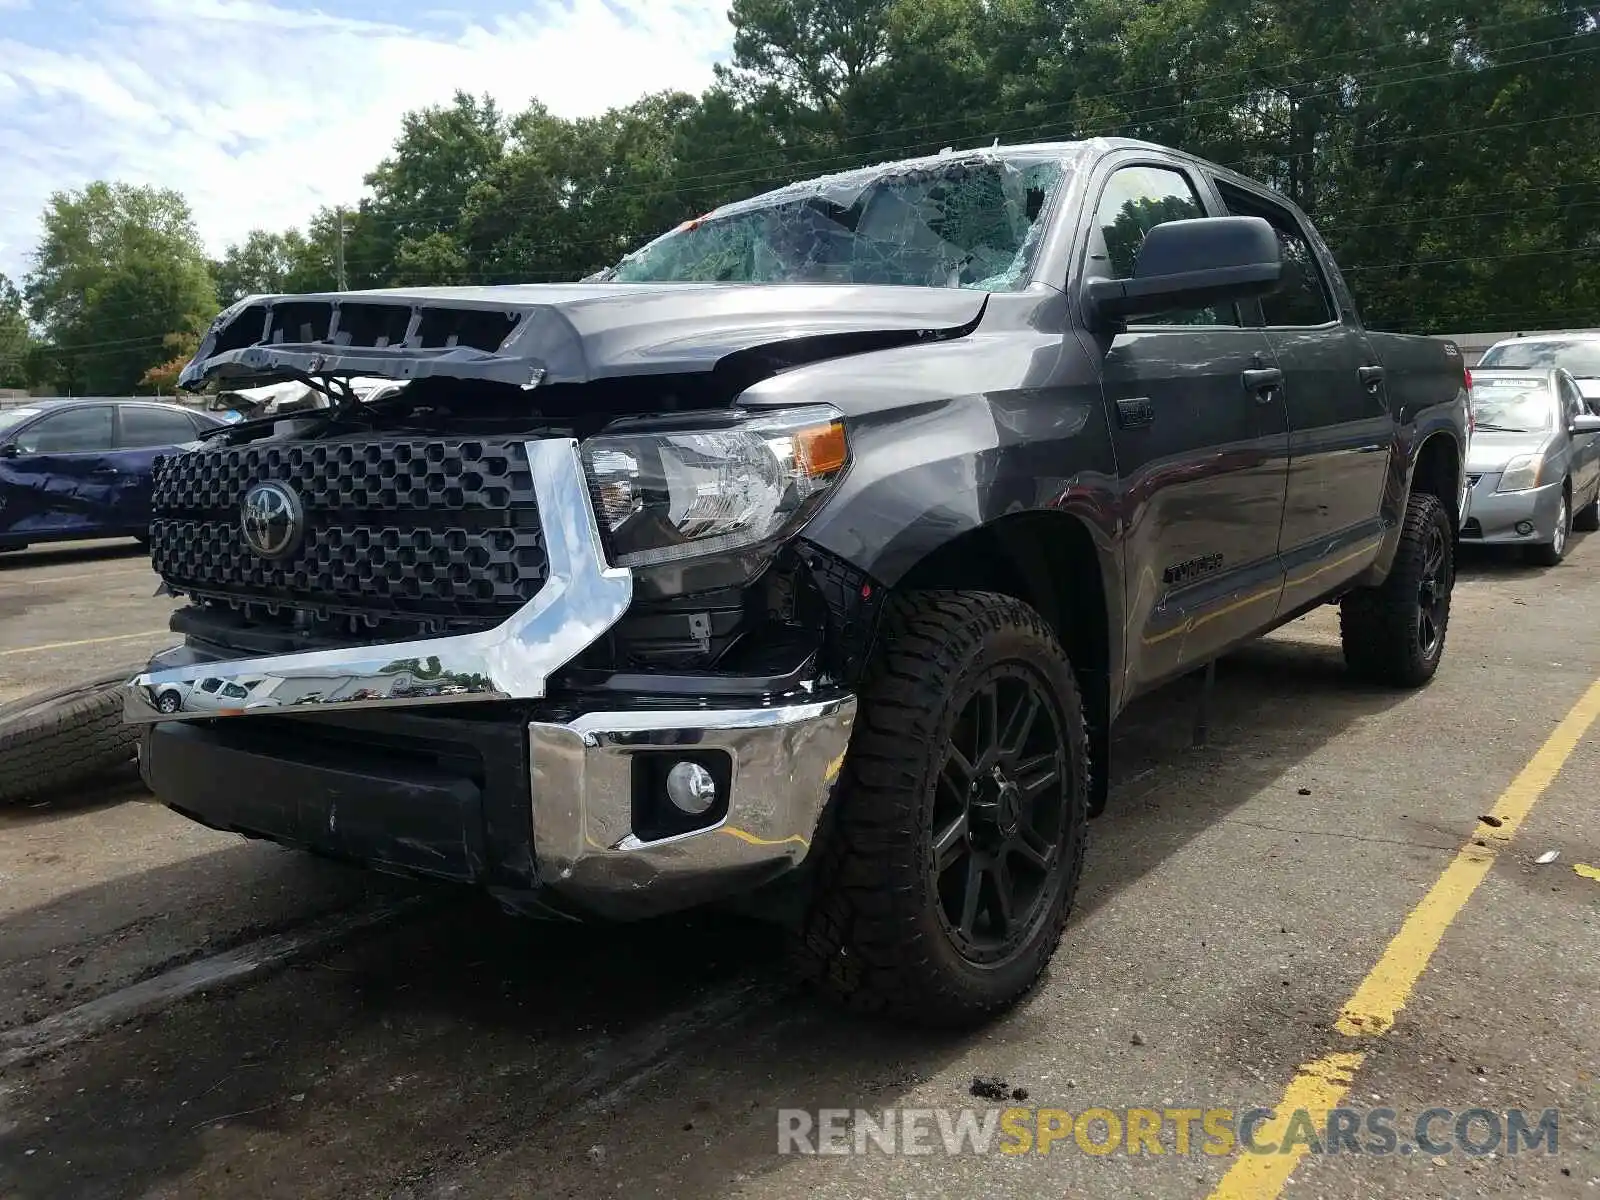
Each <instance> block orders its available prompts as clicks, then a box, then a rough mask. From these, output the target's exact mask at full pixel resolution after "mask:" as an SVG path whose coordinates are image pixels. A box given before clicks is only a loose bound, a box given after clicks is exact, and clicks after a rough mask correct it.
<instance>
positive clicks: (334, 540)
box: [150, 438, 547, 617]
mask: <svg viewBox="0 0 1600 1200" xmlns="http://www.w3.org/2000/svg"><path fill="white" fill-rule="evenodd" d="M267 480H276V481H278V482H281V483H286V484H288V485H290V486H291V487H292V488H294V490H295V492H296V493H297V494H298V495H299V497H300V500H301V504H302V505H303V507H304V511H305V518H306V534H305V539H304V541H303V542H302V543H301V545H300V547H299V548H298V549H297V550H296V551H295V552H294V554H293V555H291V556H290V557H289V558H287V559H281V560H272V559H264V558H261V557H259V556H257V555H255V554H254V553H252V552H251V551H250V550H249V548H248V547H247V546H246V544H245V541H244V537H243V534H242V532H241V529H240V505H241V502H242V501H243V499H244V495H245V493H246V492H247V491H248V490H249V489H250V487H251V486H252V485H254V484H257V483H261V482H265V481H267ZM151 510H152V517H153V521H152V524H151V528H150V551H151V558H152V561H153V562H154V565H155V568H156V570H157V571H158V572H159V573H160V574H161V576H162V578H163V579H165V580H166V581H167V582H168V583H169V584H171V585H172V586H173V587H175V588H180V589H183V590H186V591H191V592H197V593H202V594H207V595H212V596H224V597H233V598H238V599H242V600H248V601H251V602H254V603H257V604H268V605H283V604H287V605H290V606H291V607H307V608H311V609H320V610H328V611H335V612H366V613H372V614H374V615H406V616H411V615H415V616H439V617H500V616H503V615H505V614H506V613H508V612H510V611H512V610H514V609H516V608H518V607H520V606H521V605H522V604H524V603H526V602H527V601H528V600H530V599H532V597H533V596H534V595H535V594H536V593H537V592H538V590H539V588H540V587H541V586H542V585H543V583H544V580H545V577H546V573H547V563H546V559H545V548H544V538H543V535H542V533H541V531H540V528H539V522H538V511H537V505H536V503H535V500H534V494H533V479H532V475H531V473H530V472H529V469H528V461H527V455H526V452H525V450H524V447H523V444H522V443H521V442H520V441H516V442H514V441H494V440H464V441H444V440H423V439H406V438H399V439H389V440H378V441H362V442H331V443H330V442H322V443H285V444H281V445H270V446H260V445H258V446H239V447H234V448H231V449H216V450H201V451H194V452H191V453H188V454H182V455H178V456H175V457H172V458H168V459H164V460H162V461H160V462H158V463H157V464H156V468H155V473H154V487H153V492H152V497H151Z"/></svg>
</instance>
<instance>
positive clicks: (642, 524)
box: [583, 405, 850, 567]
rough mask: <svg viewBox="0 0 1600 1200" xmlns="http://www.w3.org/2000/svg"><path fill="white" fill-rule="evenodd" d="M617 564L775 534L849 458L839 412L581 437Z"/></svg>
mask: <svg viewBox="0 0 1600 1200" xmlns="http://www.w3.org/2000/svg"><path fill="white" fill-rule="evenodd" d="M583 458H584V465H585V467H586V468H587V470H588V472H589V478H590V479H591V480H592V481H593V483H594V486H595V489H596V491H597V493H598V500H599V513H598V515H599V517H600V520H601V521H602V522H604V524H605V525H606V526H607V527H608V528H609V529H610V532H611V541H612V545H613V547H614V554H615V557H616V562H617V565H618V566H628V567H647V566H653V565H656V564H658V563H668V562H675V561H678V560H681V559H688V558H699V557H701V556H703V555H710V554H722V553H727V552H729V551H732V550H741V549H744V548H746V547H750V546H755V545H759V544H761V543H763V542H767V541H772V540H775V539H777V538H779V537H781V536H782V535H783V534H785V533H787V532H789V531H791V530H793V529H794V528H796V527H797V526H798V525H799V524H800V523H801V522H803V521H804V520H805V519H806V518H807V517H809V516H810V515H811V513H812V512H813V511H815V509H816V507H817V505H818V504H819V503H821V500H822V497H823V495H824V494H825V493H826V492H827V491H828V489H829V488H831V487H832V486H833V484H834V482H835V481H836V480H837V479H838V478H839V477H840V475H842V474H843V473H844V469H845V467H846V466H847V465H848V463H849V461H850V446H849V441H848V439H847V438H846V436H845V429H844V424H843V422H842V420H841V417H840V413H839V412H838V410H836V409H834V408H832V407H829V406H827V405H816V406H812V407H807V408H794V409H784V410H780V411H777V412H772V413H763V414H759V415H756V416H752V417H751V418H750V419H749V420H745V421H740V422H739V423H738V424H736V425H730V426H729V427H727V428H724V429H705V430H690V431H685V432H677V431H663V432H656V433H644V432H641V433H614V434H601V435H598V436H596V437H592V438H589V439H588V440H587V441H585V442H584V444H583Z"/></svg>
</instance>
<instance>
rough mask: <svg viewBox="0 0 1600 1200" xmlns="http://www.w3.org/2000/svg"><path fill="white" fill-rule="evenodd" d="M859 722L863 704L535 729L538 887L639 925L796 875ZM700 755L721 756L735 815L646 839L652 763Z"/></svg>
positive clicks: (647, 715)
mask: <svg viewBox="0 0 1600 1200" xmlns="http://www.w3.org/2000/svg"><path fill="white" fill-rule="evenodd" d="M855 712H856V701H855V698H854V697H852V696H849V695H839V696H835V697H833V698H830V699H824V700H816V701H810V702H801V703H796V704H791V705H785V706H778V707H772V708H749V709H737V710H694V711H685V712H634V713H619V712H611V713H591V714H588V715H586V716H582V717H579V718H578V719H577V720H575V721H572V722H571V723H568V724H543V723H539V722H534V723H533V724H532V725H530V726H529V737H530V742H531V744H530V752H531V753H530V762H531V765H532V775H533V779H532V793H533V845H534V852H535V855H536V857H537V859H538V863H539V874H540V881H541V882H542V883H544V884H546V885H548V886H549V887H551V888H553V889H554V890H555V891H556V892H558V893H560V894H563V895H566V896H569V897H571V898H572V899H573V900H576V901H577V902H579V903H580V904H581V905H583V907H585V908H586V909H589V910H591V911H593V912H596V913H598V914H600V915H601V916H606V917H613V918H618V919H628V918H633V917H641V916H650V915H654V914H657V913H663V912H670V911H674V910H677V909H681V908H687V907H690V906H692V905H696V904H700V903H703V902H705V901H709V900H713V899H717V898H719V897H722V896H728V895H732V894H736V893H738V892H742V891H746V890H748V889H749V888H751V887H754V886H756V885H758V884H760V883H764V882H766V881H767V880H768V879H771V878H772V877H774V876H775V875H779V874H781V873H783V872H784V871H786V870H788V869H789V868H791V867H793V866H796V865H798V864H799V863H800V862H801V861H802V860H803V859H804V858H805V857H806V855H807V853H808V852H809V851H810V849H811V843H812V840H813V839H814V838H815V836H816V831H817V825H818V822H819V821H820V820H821V818H822V812H823V809H824V808H825V807H826V806H827V803H828V800H829V797H830V796H831V795H832V794H833V789H834V786H835V784H836V783H837V782H838V778H839V772H840V770H841V768H842V767H843V764H844V756H845V749H846V747H847V746H848V745H849V743H850V729H851V725H852V724H853V722H854V720H855ZM691 755H692V756H695V757H696V758H698V759H701V760H704V759H706V758H708V757H709V758H711V759H713V760H714V759H718V758H721V759H724V761H725V764H726V770H725V772H724V771H715V772H714V774H717V775H720V776H722V779H723V780H725V781H726V788H727V795H726V797H725V811H721V812H720V813H719V816H718V819H716V820H715V822H714V823H713V824H710V825H708V826H707V827H705V828H701V829H696V830H694V831H692V832H687V833H681V834H677V835H676V836H669V837H661V838H657V839H655V840H647V839H645V838H641V837H640V835H639V832H638V830H637V829H636V828H635V814H636V812H637V811H638V810H637V807H636V804H637V800H638V799H639V798H640V797H639V789H640V782H639V780H640V772H639V771H638V764H639V761H640V759H641V756H649V757H654V758H658V759H660V760H661V761H663V762H670V761H675V760H676V759H677V758H678V757H679V756H691ZM656 800H657V802H658V803H664V800H663V798H661V797H657V798H656ZM713 811H714V812H716V811H718V810H713Z"/></svg>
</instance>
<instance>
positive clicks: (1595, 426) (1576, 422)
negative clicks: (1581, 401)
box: [1567, 413, 1600, 437]
mask: <svg viewBox="0 0 1600 1200" xmlns="http://www.w3.org/2000/svg"><path fill="white" fill-rule="evenodd" d="M1567 432H1568V433H1569V434H1571V435H1572V436H1573V437H1577V436H1578V435H1579V434H1580V433H1600V416H1596V415H1594V414H1593V413H1579V414H1578V415H1577V416H1575V417H1573V418H1572V420H1571V421H1569V422H1568V423H1567Z"/></svg>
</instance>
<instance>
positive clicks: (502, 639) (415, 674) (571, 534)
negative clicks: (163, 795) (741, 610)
mask: <svg viewBox="0 0 1600 1200" xmlns="http://www.w3.org/2000/svg"><path fill="white" fill-rule="evenodd" d="M526 446H527V451H528V464H529V467H530V468H531V470H532V474H533V487H534V493H535V495H536V496H537V498H538V503H539V520H540V523H541V524H542V525H543V527H544V537H545V554H546V556H547V557H548V559H549V572H550V574H549V578H548V579H547V580H546V582H545V585H544V586H543V587H542V588H540V589H539V593H538V595H536V596H535V597H534V598H533V599H532V600H530V601H528V603H527V604H525V605H523V606H522V608H520V609H518V610H517V612H515V613H514V614H512V616H510V617H509V618H508V619H507V620H506V621H505V622H504V623H502V624H500V625H498V626H496V627H495V628H493V629H488V630H484V631H483V632H481V633H468V634H462V635H460V636H457V637H444V638H429V639H424V640H421V641H414V642H392V643H387V644H383V645H375V646H349V647H344V648H341V649H338V650H310V651H306V652H304V653H298V654H280V655H273V656H270V657H264V658H245V659H233V660H230V661H227V662H212V663H195V662H193V661H192V658H193V656H192V655H189V654H187V653H186V652H185V651H184V648H183V647H181V646H180V647H176V648H174V650H171V651H168V652H166V654H165V655H158V656H157V657H156V658H155V659H152V660H151V664H150V666H151V669H149V670H146V671H144V672H142V673H141V674H139V675H136V676H135V677H134V678H133V679H131V680H129V681H128V683H127V684H126V685H125V688H124V696H123V717H124V720H126V721H129V722H133V723H149V722H153V721H185V720H209V719H211V718H215V717H225V716H240V715H247V714H252V713H256V714H259V713H286V712H287V713H298V712H319V711H322V710H324V709H326V708H327V706H328V705H330V704H334V705H338V706H339V707H340V708H341V709H351V708H377V707H385V706H391V705H414V704H450V703H461V702H470V701H482V700H508V699H511V700H537V699H540V698H541V697H543V696H544V694H545V685H546V683H547V682H548V680H549V678H550V676H551V675H553V674H554V673H555V672H556V671H558V670H560V669H561V668H562V667H564V666H565V665H566V664H567V663H569V662H571V661H572V659H573V658H574V657H576V656H577V655H578V654H580V653H581V652H582V651H583V650H585V649H586V648H587V647H589V646H590V645H592V644H593V643H594V641H595V640H596V639H597V638H599V637H600V636H601V635H602V634H604V633H605V632H606V631H607V630H608V629H610V628H611V627H612V626H613V625H615V624H616V623H617V621H618V620H620V619H621V617H622V615H623V613H625V612H627V611H628V606H629V604H631V603H632V601H633V573H632V572H631V571H629V570H628V569H627V568H626V567H613V566H610V565H609V564H608V563H607V562H606V559H605V552H604V550H603V549H602V548H601V542H600V529H599V525H598V523H597V521H596V518H595V514H594V508H593V506H592V505H591V503H590V501H589V485H588V481H587V478H586V476H585V475H584V471H583V459H582V456H581V455H580V453H579V450H578V443H577V441H576V440H574V439H572V438H556V439H550V440H541V441H529V442H528V443H526ZM185 658H189V659H190V660H191V661H189V662H183V661H182V660H184V659H185ZM163 659H165V660H166V662H165V663H163ZM213 679H216V680H221V681H222V682H223V683H224V684H227V683H236V684H238V685H240V686H245V685H251V681H256V682H254V684H253V685H251V686H250V695H249V697H247V698H244V699H242V700H240V701H239V703H240V704H241V705H242V707H235V708H226V707H213V706H212V701H211V696H210V695H209V694H208V695H207V696H206V698H205V699H204V700H199V699H191V693H192V692H193V689H194V688H195V686H197V685H199V684H200V683H201V682H203V681H209V680H213ZM407 682H409V685H410V686H408V687H407V688H406V690H405V693H404V694H402V695H400V696H395V695H392V694H391V693H392V692H393V690H394V688H396V687H397V686H399V685H401V684H402V683H407ZM441 689H449V690H448V691H445V692H443V694H441ZM430 693H431V694H430ZM163 703H166V705H167V707H168V708H169V709H171V711H163V710H162V704H163ZM174 704H176V706H177V707H173V705H174Z"/></svg>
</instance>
